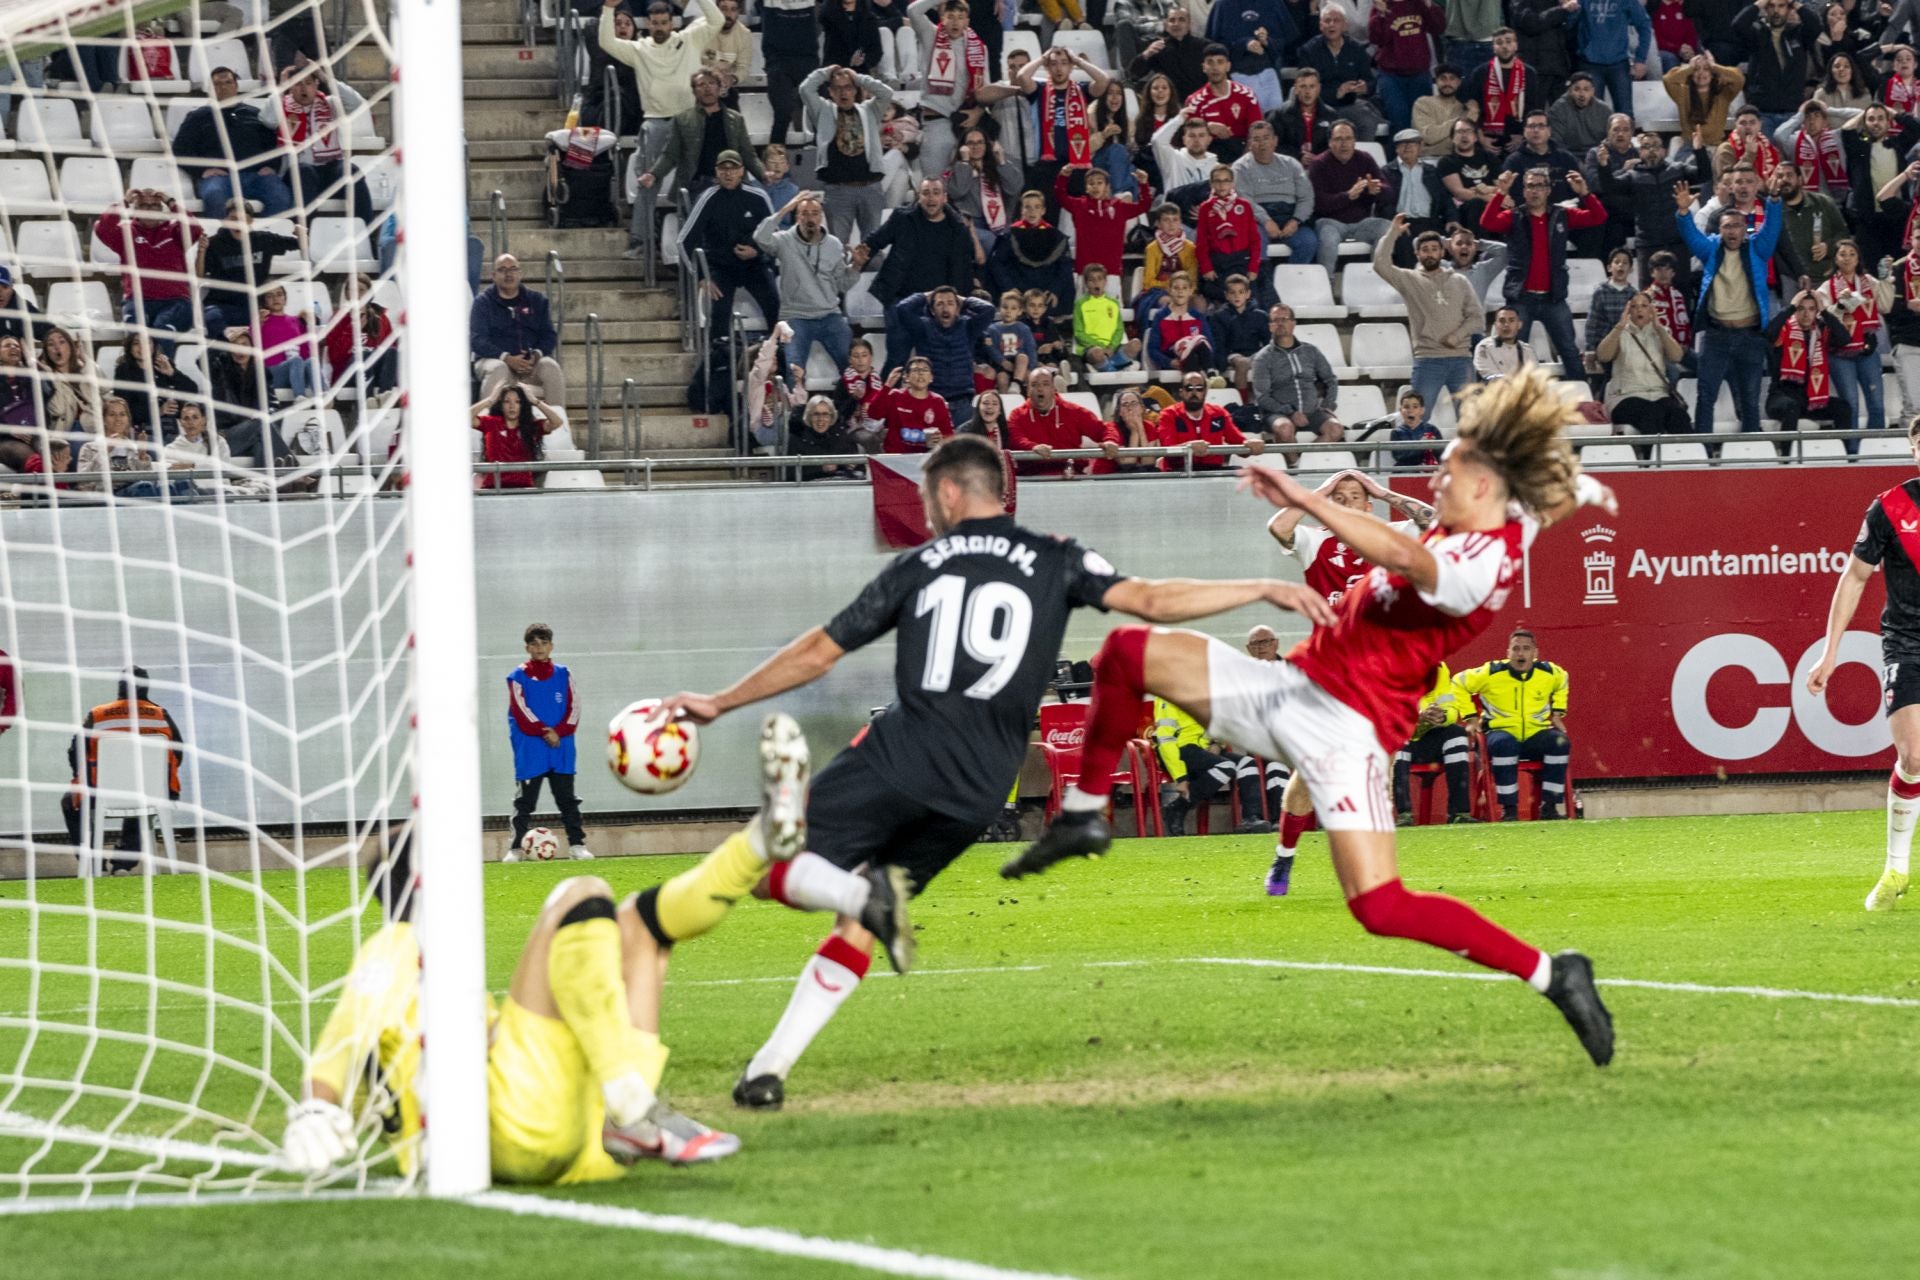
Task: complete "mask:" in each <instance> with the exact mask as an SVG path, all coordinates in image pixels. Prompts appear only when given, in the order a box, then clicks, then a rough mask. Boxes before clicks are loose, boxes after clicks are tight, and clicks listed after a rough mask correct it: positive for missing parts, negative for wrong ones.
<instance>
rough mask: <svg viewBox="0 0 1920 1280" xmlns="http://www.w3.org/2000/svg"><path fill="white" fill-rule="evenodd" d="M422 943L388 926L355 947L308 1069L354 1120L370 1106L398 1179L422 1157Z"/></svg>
mask: <svg viewBox="0 0 1920 1280" xmlns="http://www.w3.org/2000/svg"><path fill="white" fill-rule="evenodd" d="M419 1074H420V941H419V939H418V938H416V937H415V936H414V933H413V926H412V925H411V924H406V923H395V924H389V925H387V926H386V927H385V928H383V929H381V930H380V931H379V932H378V933H376V934H374V935H373V936H372V937H370V938H368V939H367V940H366V941H365V942H362V943H361V944H360V950H359V951H358V952H357V953H356V954H355V955H354V957H353V968H352V969H350V970H349V971H348V972H347V981H346V984H345V985H344V986H343V987H342V988H341V989H340V1002H339V1003H338V1004H336V1005H334V1007H333V1015H332V1016H331V1017H329V1018H328V1019H327V1026H326V1030H324V1031H322V1032H321V1033H320V1043H319V1044H317V1045H315V1046H314V1050H313V1060H312V1062H310V1063H309V1064H308V1066H307V1076H308V1078H309V1079H313V1080H318V1081H321V1082H322V1083H324V1084H326V1085H328V1086H329V1087H331V1088H332V1089H333V1091H334V1093H335V1094H336V1095H338V1097H339V1099H340V1105H341V1106H342V1107H344V1108H346V1109H347V1110H348V1111H349V1112H354V1113H358V1112H359V1111H360V1109H361V1108H362V1107H363V1106H365V1105H367V1103H368V1102H371V1103H372V1104H373V1105H374V1106H375V1107H376V1108H378V1110H379V1112H380V1115H381V1118H382V1121H383V1122H384V1125H385V1128H386V1133H387V1140H388V1141H389V1142H390V1143H392V1144H393V1147H394V1151H395V1153H396V1155H397V1156H398V1157H399V1161H400V1170H401V1172H402V1173H412V1172H413V1170H414V1167H415V1164H416V1162H417V1160H418V1155H419V1142H418V1138H419V1134H420V1096H419V1093H418V1091H417V1090H416V1089H415V1087H414V1086H415V1084H416V1082H417V1079H418V1077H419Z"/></svg>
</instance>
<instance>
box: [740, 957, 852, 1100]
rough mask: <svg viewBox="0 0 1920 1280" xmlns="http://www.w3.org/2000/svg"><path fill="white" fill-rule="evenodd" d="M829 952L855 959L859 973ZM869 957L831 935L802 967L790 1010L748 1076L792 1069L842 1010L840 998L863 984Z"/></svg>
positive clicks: (780, 1073)
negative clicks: (834, 1016) (831, 955)
mask: <svg viewBox="0 0 1920 1280" xmlns="http://www.w3.org/2000/svg"><path fill="white" fill-rule="evenodd" d="M826 952H833V953H835V954H837V955H839V956H841V957H842V958H843V959H846V960H854V961H856V962H857V963H858V964H859V966H860V972H859V973H856V972H854V970H853V969H851V968H848V967H847V965H845V964H843V963H841V961H840V960H835V959H831V958H829V956H828V955H826V954H823V953H826ZM866 959H867V957H865V956H863V955H860V953H859V952H858V951H856V950H855V949H854V948H853V947H851V946H849V945H848V944H847V943H845V942H842V941H841V940H840V938H839V936H838V935H835V936H834V937H831V938H828V939H827V941H826V942H825V943H824V944H823V945H822V946H821V948H820V952H817V953H815V955H814V956H813V958H812V959H810V960H808V961H807V967H806V968H804V969H802V970H801V971H800V981H799V982H798V983H797V984H795V986H794V988H793V997H792V998H791V999H789V1000H788V1001H787V1011H786V1012H785V1013H783V1014H781V1015H780V1021H779V1023H778V1025H776V1026H775V1027H774V1029H773V1034H772V1035H770V1036H768V1037H767V1042H766V1043H765V1044H763V1045H761V1046H760V1051H759V1052H758V1053H756V1054H754V1055H753V1061H751V1062H749V1063H748V1064H747V1078H748V1079H749V1080H751V1079H753V1078H754V1077H755V1076H764V1075H775V1076H779V1077H780V1078H781V1079H782V1080H785V1079H786V1078H787V1073H788V1072H789V1071H792V1070H793V1064H794V1063H796V1062H798V1061H799V1060H800V1055H801V1054H803V1053H805V1052H806V1051H807V1046H808V1045H810V1044H812V1043H813V1038H814V1037H815V1036H817V1035H819V1034H820V1033H821V1031H823V1030H825V1029H826V1025H827V1023H829V1022H831V1021H832V1020H833V1015H834V1014H835V1013H836V1012H838V1011H839V1009H840V1002H841V1001H843V1000H845V999H846V998H847V997H848V996H850V995H852V994H853V992H854V988H856V987H858V986H859V985H860V978H861V975H862V974H864V973H865V972H866Z"/></svg>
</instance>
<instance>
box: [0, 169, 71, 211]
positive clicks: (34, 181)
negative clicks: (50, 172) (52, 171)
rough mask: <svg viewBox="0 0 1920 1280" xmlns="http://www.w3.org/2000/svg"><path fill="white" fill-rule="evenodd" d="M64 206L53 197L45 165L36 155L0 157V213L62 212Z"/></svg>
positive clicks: (51, 185) (51, 184)
mask: <svg viewBox="0 0 1920 1280" xmlns="http://www.w3.org/2000/svg"><path fill="white" fill-rule="evenodd" d="M65 212H66V210H65V209H64V208H62V207H61V204H60V202H59V201H58V200H55V199H54V198H53V183H52V181H51V180H49V178H48V177H47V166H46V164H45V162H44V161H41V160H38V159H27V158H20V159H15V160H0V213H5V214H7V215H9V216H11V217H15V218H18V217H20V216H22V215H23V214H24V215H29V216H31V215H34V214H39V215H52V214H63V213H65Z"/></svg>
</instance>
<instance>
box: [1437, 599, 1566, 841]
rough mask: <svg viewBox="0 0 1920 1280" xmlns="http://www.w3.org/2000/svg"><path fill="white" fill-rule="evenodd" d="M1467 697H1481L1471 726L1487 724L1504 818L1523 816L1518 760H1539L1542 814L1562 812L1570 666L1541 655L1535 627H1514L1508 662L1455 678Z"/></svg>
mask: <svg viewBox="0 0 1920 1280" xmlns="http://www.w3.org/2000/svg"><path fill="white" fill-rule="evenodd" d="M1453 682H1454V685H1455V686H1456V687H1457V688H1458V689H1459V690H1460V692H1461V693H1462V694H1464V695H1466V696H1467V697H1469V698H1478V699H1479V700H1480V706H1481V711H1480V712H1478V713H1477V714H1475V715H1473V716H1471V717H1470V718H1469V719H1468V720H1467V722H1466V724H1467V728H1468V729H1469V730H1476V729H1480V728H1482V727H1484V728H1485V731H1486V735H1487V758H1488V762H1489V764H1491V765H1492V767H1493V789H1494V791H1495V793H1496V794H1497V795H1498V796H1499V798H1500V811H1501V816H1502V818H1503V819H1504V820H1505V821H1507V822H1514V821H1517V820H1518V819H1519V816H1520V762H1521V761H1522V760H1535V761H1538V762H1539V764H1540V817H1541V818H1542V819H1550V818H1560V817H1564V816H1565V815H1564V814H1562V813H1561V811H1560V805H1561V802H1562V801H1563V800H1564V798H1565V796H1566V791H1567V756H1568V752H1569V750H1570V746H1571V742H1570V739H1568V737H1567V672H1566V668H1564V667H1556V666H1554V665H1553V664H1552V663H1550V662H1542V661H1541V660H1540V646H1539V645H1538V643H1536V642H1535V640H1534V638H1533V632H1531V631H1529V630H1527V629H1526V628H1525V627H1520V628H1517V629H1515V631H1514V633H1513V634H1512V635H1511V636H1509V637H1508V638H1507V657H1506V661H1504V662H1489V663H1487V664H1486V665H1485V666H1479V667H1475V668H1474V669H1473V670H1471V671H1462V672H1461V673H1460V674H1459V675H1457V676H1455V677H1454V678H1453Z"/></svg>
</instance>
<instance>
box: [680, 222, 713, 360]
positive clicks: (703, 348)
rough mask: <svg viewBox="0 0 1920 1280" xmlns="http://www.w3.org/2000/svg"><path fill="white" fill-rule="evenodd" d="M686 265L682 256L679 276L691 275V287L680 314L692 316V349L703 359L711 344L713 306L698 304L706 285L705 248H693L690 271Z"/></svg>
mask: <svg viewBox="0 0 1920 1280" xmlns="http://www.w3.org/2000/svg"><path fill="white" fill-rule="evenodd" d="M686 267H687V262H686V259H685V258H682V259H681V260H680V274H681V276H682V277H686V276H688V275H691V276H692V280H691V285H692V288H691V290H690V291H688V293H689V296H688V297H687V298H686V299H685V300H686V302H687V307H686V309H685V311H683V312H682V314H683V315H686V316H689V317H692V318H693V322H694V323H693V331H694V348H693V349H694V351H695V353H697V354H698V355H699V356H700V358H701V359H703V360H704V359H706V356H707V351H708V350H709V349H710V348H711V347H712V346H713V308H712V307H702V306H700V305H699V303H700V299H701V295H702V294H703V293H704V292H705V291H706V287H707V251H706V250H705V249H695V250H694V251H693V270H692V272H688V271H687V269H686ZM703 313H704V315H705V318H704V319H702V318H700V317H701V316H702V314H703Z"/></svg>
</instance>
